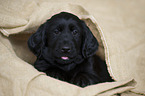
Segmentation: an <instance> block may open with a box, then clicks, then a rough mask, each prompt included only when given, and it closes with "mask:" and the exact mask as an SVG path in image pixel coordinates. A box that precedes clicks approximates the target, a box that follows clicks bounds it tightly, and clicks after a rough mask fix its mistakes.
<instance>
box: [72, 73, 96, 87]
mask: <svg viewBox="0 0 145 96" xmlns="http://www.w3.org/2000/svg"><path fill="white" fill-rule="evenodd" d="M93 79H94V78H92V76H91V75H89V74H85V73H78V74H77V75H76V76H75V77H74V78H72V79H71V83H73V84H75V85H78V86H80V87H86V86H88V85H92V84H94V83H96V81H94V80H93Z"/></svg>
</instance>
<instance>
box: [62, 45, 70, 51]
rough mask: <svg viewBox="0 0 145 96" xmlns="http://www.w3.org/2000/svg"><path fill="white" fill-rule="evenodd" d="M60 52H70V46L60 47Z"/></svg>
mask: <svg viewBox="0 0 145 96" xmlns="http://www.w3.org/2000/svg"><path fill="white" fill-rule="evenodd" d="M61 52H70V47H68V46H64V47H62V49H61Z"/></svg>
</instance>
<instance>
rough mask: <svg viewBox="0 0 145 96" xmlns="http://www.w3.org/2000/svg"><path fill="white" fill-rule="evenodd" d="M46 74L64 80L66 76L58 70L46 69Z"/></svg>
mask: <svg viewBox="0 0 145 96" xmlns="http://www.w3.org/2000/svg"><path fill="white" fill-rule="evenodd" d="M46 74H47V75H48V76H51V77H53V78H56V79H59V80H63V81H65V80H66V76H65V74H64V72H62V71H60V70H47V71H46Z"/></svg>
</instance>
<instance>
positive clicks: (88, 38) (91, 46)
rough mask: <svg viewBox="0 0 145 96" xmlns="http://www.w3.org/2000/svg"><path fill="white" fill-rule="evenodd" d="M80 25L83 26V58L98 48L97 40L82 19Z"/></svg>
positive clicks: (92, 53)
mask: <svg viewBox="0 0 145 96" xmlns="http://www.w3.org/2000/svg"><path fill="white" fill-rule="evenodd" d="M82 27H83V40H84V41H83V46H82V47H83V48H82V54H83V56H84V57H85V58H87V57H90V56H92V55H94V54H95V53H96V51H97V50H98V46H99V44H98V41H97V39H96V38H95V37H94V35H93V34H92V32H91V31H90V29H89V28H88V27H87V25H86V24H85V22H84V21H82Z"/></svg>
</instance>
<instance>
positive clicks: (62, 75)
mask: <svg viewBox="0 0 145 96" xmlns="http://www.w3.org/2000/svg"><path fill="white" fill-rule="evenodd" d="M28 46H29V48H30V50H31V51H32V52H33V53H34V54H35V55H36V56H37V60H36V62H35V64H34V67H35V68H36V69H37V70H39V71H42V72H45V73H46V74H47V75H49V76H52V77H54V78H57V79H60V80H63V81H67V82H69V83H72V84H75V85H78V86H81V87H85V86H87V85H92V84H97V83H101V82H110V81H113V80H112V79H111V77H110V75H109V73H108V71H107V66H106V63H105V61H102V60H101V59H100V58H99V57H98V56H96V55H95V53H96V51H97V49H98V42H97V40H96V38H95V37H94V36H93V34H92V33H91V31H90V29H89V28H88V27H87V26H86V24H85V22H83V21H82V20H80V19H79V18H78V17H77V16H75V15H73V14H71V13H67V12H61V13H59V14H56V15H54V16H52V17H51V19H49V20H47V22H45V23H44V24H42V25H41V26H40V27H39V29H38V30H37V32H36V33H34V34H33V35H32V36H31V37H30V38H29V40H28Z"/></svg>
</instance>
